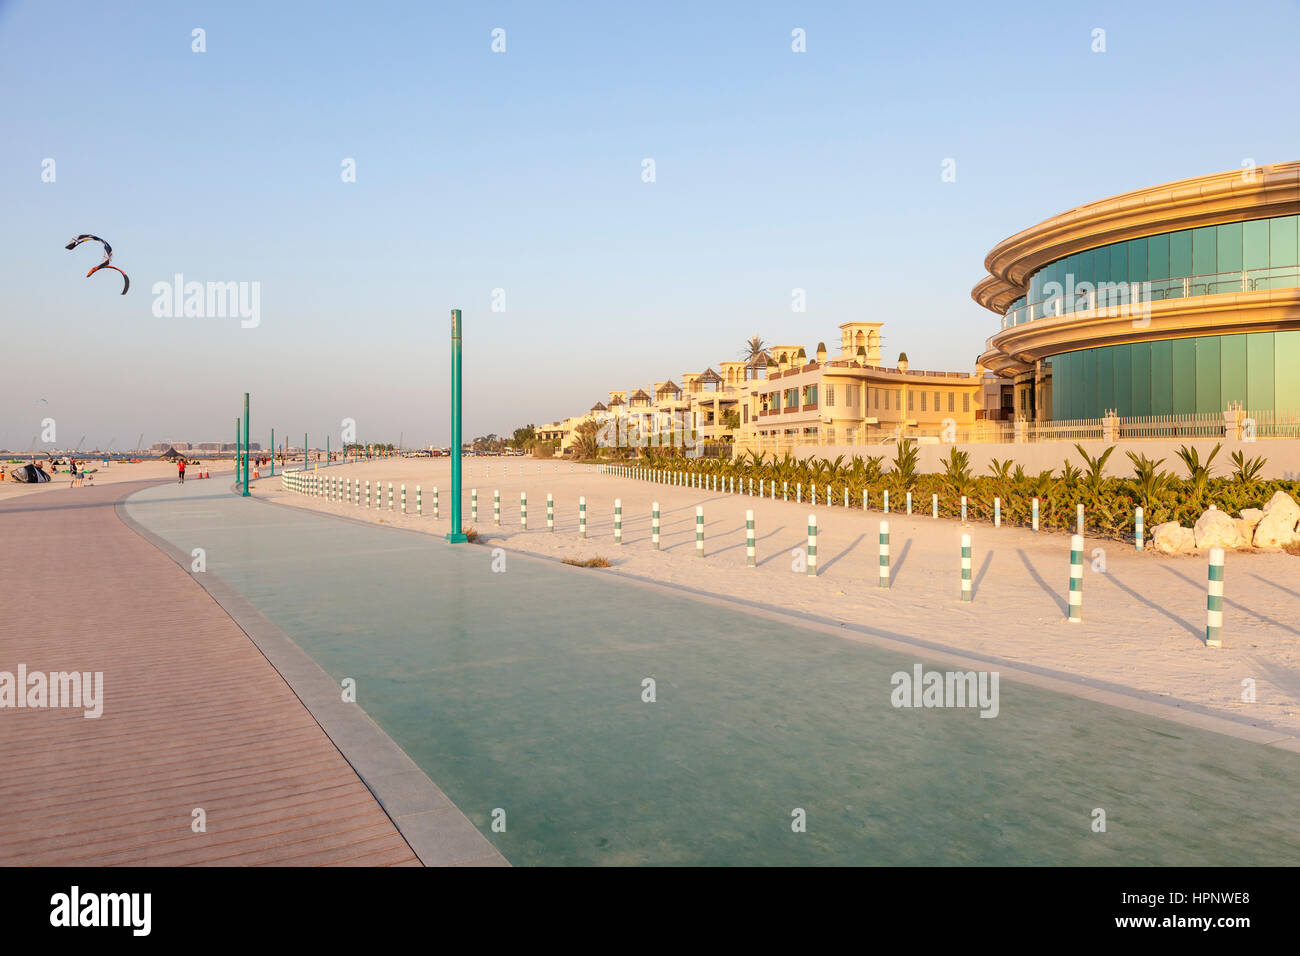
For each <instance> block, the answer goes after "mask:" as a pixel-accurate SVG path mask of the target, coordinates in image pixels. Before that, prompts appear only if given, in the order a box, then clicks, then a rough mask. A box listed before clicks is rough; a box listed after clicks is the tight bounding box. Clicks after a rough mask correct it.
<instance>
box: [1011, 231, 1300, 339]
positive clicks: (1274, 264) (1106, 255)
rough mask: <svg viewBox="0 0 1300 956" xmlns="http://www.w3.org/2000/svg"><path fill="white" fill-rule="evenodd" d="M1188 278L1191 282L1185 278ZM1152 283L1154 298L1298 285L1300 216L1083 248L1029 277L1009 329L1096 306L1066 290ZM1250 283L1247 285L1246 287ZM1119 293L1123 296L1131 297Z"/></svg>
mask: <svg viewBox="0 0 1300 956" xmlns="http://www.w3.org/2000/svg"><path fill="white" fill-rule="evenodd" d="M1183 280H1190V281H1187V282H1184V281H1183ZM1119 282H1123V283H1129V284H1132V283H1146V282H1149V283H1150V284H1151V286H1150V294H1151V297H1152V298H1153V299H1157V300H1158V299H1170V298H1182V297H1185V296H1195V295H1212V294H1215V293H1219V292H1254V291H1258V290H1264V289H1289V288H1295V287H1297V286H1300V216H1277V217H1274V218H1272V219H1253V220H1250V221H1249V222H1226V223H1223V224H1222V225H1218V226H1205V227H1203V228H1199V229H1183V230H1181V231H1179V232H1168V233H1163V234H1161V235H1158V236H1143V237H1142V238H1141V239H1129V240H1126V241H1125V242H1117V243H1113V244H1112V245H1109V246H1099V247H1097V248H1096V249H1087V250H1085V251H1083V252H1077V253H1075V254H1074V255H1072V256H1066V257H1065V258H1064V259H1058V260H1056V261H1055V262H1052V263H1049V264H1048V265H1046V266H1044V267H1043V268H1041V269H1039V270H1038V271H1037V272H1035V273H1033V274H1032V275H1031V276H1030V277H1029V291H1028V294H1027V295H1025V296H1022V297H1021V298H1019V299H1017V300H1016V301H1015V302H1013V303H1011V305H1010V307H1009V308H1008V310H1007V313H1006V318H1005V320H1004V322H1003V327H1004V328H1010V327H1011V326H1012V325H1019V324H1021V323H1023V322H1029V321H1032V320H1034V319H1040V318H1043V317H1045V316H1051V315H1055V314H1057V309H1058V307H1059V309H1060V311H1061V312H1073V311H1078V310H1079V309H1084V308H1089V307H1091V303H1090V301H1089V299H1087V298H1086V297H1072V296H1067V297H1065V299H1063V300H1062V301H1061V302H1060V303H1059V306H1058V303H1057V302H1056V301H1055V300H1056V298H1057V297H1058V296H1059V293H1058V291H1057V289H1056V287H1054V286H1053V285H1052V284H1053V283H1056V284H1058V285H1059V287H1060V288H1061V289H1065V288H1067V287H1073V288H1076V289H1077V288H1078V287H1079V285H1080V284H1081V283H1087V284H1089V285H1091V286H1093V287H1095V286H1097V285H1098V284H1099V283H1119ZM1243 282H1244V286H1243ZM1127 301H1128V298H1127V296H1121V297H1120V298H1119V299H1118V300H1117V301H1116V304H1118V303H1119V302H1127Z"/></svg>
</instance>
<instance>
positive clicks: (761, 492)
mask: <svg viewBox="0 0 1300 956" xmlns="http://www.w3.org/2000/svg"><path fill="white" fill-rule="evenodd" d="M749 480H750V481H753V480H754V479H752V478H751V479H749ZM773 490H774V491H775V489H773ZM758 496H759V497H760V498H762V497H763V496H764V491H763V479H762V478H760V479H758Z"/></svg>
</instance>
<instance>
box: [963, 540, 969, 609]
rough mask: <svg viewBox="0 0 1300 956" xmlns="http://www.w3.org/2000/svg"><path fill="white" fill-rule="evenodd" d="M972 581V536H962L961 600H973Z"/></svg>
mask: <svg viewBox="0 0 1300 956" xmlns="http://www.w3.org/2000/svg"><path fill="white" fill-rule="evenodd" d="M970 588H971V581H970V535H968V534H964V535H962V536H961V599H962V600H963V601H969V600H970V599H971V589H970Z"/></svg>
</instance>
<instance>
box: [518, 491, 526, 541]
mask: <svg viewBox="0 0 1300 956" xmlns="http://www.w3.org/2000/svg"><path fill="white" fill-rule="evenodd" d="M519 528H520V530H521V531H527V530H528V492H526V491H521V492H519Z"/></svg>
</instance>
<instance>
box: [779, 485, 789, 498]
mask: <svg viewBox="0 0 1300 956" xmlns="http://www.w3.org/2000/svg"><path fill="white" fill-rule="evenodd" d="M781 498H782V500H784V501H789V500H790V482H788V481H783V482H781Z"/></svg>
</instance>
